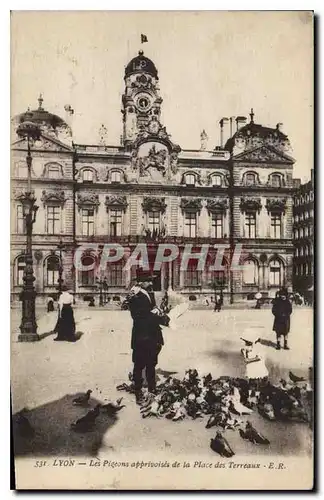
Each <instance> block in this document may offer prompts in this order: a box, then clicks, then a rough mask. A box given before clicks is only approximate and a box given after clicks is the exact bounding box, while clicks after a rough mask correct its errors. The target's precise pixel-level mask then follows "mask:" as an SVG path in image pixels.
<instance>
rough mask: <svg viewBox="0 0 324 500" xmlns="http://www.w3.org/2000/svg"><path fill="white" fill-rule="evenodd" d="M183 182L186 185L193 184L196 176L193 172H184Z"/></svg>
mask: <svg viewBox="0 0 324 500" xmlns="http://www.w3.org/2000/svg"><path fill="white" fill-rule="evenodd" d="M185 183H186V185H187V186H194V185H195V184H196V176H195V175H194V174H186V176H185Z"/></svg>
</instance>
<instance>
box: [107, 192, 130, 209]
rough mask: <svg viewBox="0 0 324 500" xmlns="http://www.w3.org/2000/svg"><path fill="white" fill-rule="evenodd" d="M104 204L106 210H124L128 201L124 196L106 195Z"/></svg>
mask: <svg viewBox="0 0 324 500" xmlns="http://www.w3.org/2000/svg"><path fill="white" fill-rule="evenodd" d="M105 205H106V208H107V212H108V210H111V209H114V208H119V209H121V210H123V211H124V212H125V210H126V208H127V206H128V203H127V199H126V196H106V200H105Z"/></svg>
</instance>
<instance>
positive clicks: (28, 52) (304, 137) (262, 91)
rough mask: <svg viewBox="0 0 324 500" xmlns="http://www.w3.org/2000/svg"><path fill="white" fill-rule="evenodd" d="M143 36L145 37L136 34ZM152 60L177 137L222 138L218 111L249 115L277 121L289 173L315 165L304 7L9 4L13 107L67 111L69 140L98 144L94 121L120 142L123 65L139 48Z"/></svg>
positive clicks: (215, 141) (189, 141) (165, 117)
mask: <svg viewBox="0 0 324 500" xmlns="http://www.w3.org/2000/svg"><path fill="white" fill-rule="evenodd" d="M141 33H143V34H145V35H146V36H147V38H148V43H145V44H143V45H141V43H140V35H141ZM141 49H142V50H144V54H145V55H146V56H147V57H149V58H150V59H152V60H153V62H154V63H155V65H156V67H157V69H158V72H159V79H160V80H159V85H160V92H161V96H162V98H163V104H162V120H161V121H162V123H163V125H165V126H166V128H167V131H168V133H169V134H171V135H172V140H173V142H175V143H177V144H179V145H180V146H181V148H183V149H199V147H200V133H201V131H202V130H203V129H205V130H206V132H207V134H208V137H209V141H208V149H213V148H214V147H215V146H217V145H219V140H220V132H219V120H220V119H221V118H222V117H224V116H226V117H229V116H238V115H243V116H248V114H249V112H250V109H251V108H252V107H253V109H254V113H255V116H254V121H255V122H256V123H261V124H263V125H265V126H270V127H275V126H276V124H277V123H278V122H280V123H283V131H284V132H285V133H286V134H288V136H289V138H290V141H291V144H292V148H293V153H292V156H293V157H294V158H295V159H296V164H295V167H294V177H299V178H302V180H304V181H306V180H307V179H309V178H310V170H311V168H313V73H314V71H313V31H312V17H311V14H309V13H307V12H300V11H299V12H298V11H295V12H266V11H263V12H248V11H245V12H217V11H209V12H208V11H207V12H183V11H182V12H159V11H155V12H147V11H146V12H145V11H144V12H140V11H137V12H118V11H117V12H112V11H110V12H105V11H101V12H91V11H83V12H78V11H65V12H62V11H61V12H60V11H58V12H55V11H52V12H40V11H38V12H37V11H28V12H23V11H21V12H14V13H12V18H11V115H12V116H14V115H16V114H18V113H21V112H23V111H25V110H26V109H27V107H28V106H30V107H31V109H34V108H36V107H37V105H38V103H37V98H38V95H39V93H40V92H41V93H42V94H43V97H44V103H43V106H44V107H45V109H47V110H48V111H51V112H53V113H55V114H58V115H60V116H62V117H63V118H64V117H65V112H64V106H65V105H66V104H70V105H71V106H72V108H73V109H74V110H75V113H74V115H73V140H74V142H75V143H78V144H80V143H81V144H82V143H83V144H96V143H98V139H99V128H100V126H101V124H104V125H105V126H106V127H107V129H108V142H109V144H112V145H117V144H119V141H120V135H121V133H122V115H121V107H122V106H121V96H122V94H123V90H124V80H123V78H124V69H125V66H126V65H127V63H128V62H129V61H130V59H132V58H133V57H135V56H136V55H137V53H138V50H141Z"/></svg>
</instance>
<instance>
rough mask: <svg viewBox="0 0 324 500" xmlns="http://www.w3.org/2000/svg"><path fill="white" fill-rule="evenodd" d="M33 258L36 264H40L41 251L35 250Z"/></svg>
mask: <svg viewBox="0 0 324 500" xmlns="http://www.w3.org/2000/svg"><path fill="white" fill-rule="evenodd" d="M34 257H35V260H36V262H40V261H41V260H42V258H43V252H42V251H41V250H35V252H34Z"/></svg>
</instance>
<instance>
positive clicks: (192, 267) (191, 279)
mask: <svg viewBox="0 0 324 500" xmlns="http://www.w3.org/2000/svg"><path fill="white" fill-rule="evenodd" d="M196 267H197V265H196V264H190V263H189V265H188V268H187V270H186V271H184V282H185V286H199V285H200V282H201V271H198V270H197V269H196Z"/></svg>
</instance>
